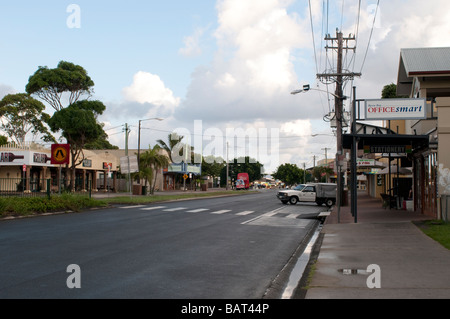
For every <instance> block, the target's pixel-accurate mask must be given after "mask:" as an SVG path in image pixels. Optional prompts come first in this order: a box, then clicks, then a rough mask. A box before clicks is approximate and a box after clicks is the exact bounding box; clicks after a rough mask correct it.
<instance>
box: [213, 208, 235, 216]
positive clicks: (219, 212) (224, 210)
mask: <svg viewBox="0 0 450 319" xmlns="http://www.w3.org/2000/svg"><path fill="white" fill-rule="evenodd" d="M228 212H231V210H229V209H223V210H218V211H215V212H211V214H217V215H220V214H225V213H228Z"/></svg>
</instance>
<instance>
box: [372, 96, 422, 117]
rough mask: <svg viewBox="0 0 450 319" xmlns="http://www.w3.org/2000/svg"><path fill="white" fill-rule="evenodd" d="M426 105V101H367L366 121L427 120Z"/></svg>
mask: <svg viewBox="0 0 450 319" xmlns="http://www.w3.org/2000/svg"><path fill="white" fill-rule="evenodd" d="M426 103H427V101H426V99H381V100H365V111H366V120H422V119H426V118H427V108H426V105H427V104H426Z"/></svg>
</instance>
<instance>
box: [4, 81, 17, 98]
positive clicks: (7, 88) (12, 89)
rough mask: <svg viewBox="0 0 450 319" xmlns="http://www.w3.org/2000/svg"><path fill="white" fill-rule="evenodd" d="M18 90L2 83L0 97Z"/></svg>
mask: <svg viewBox="0 0 450 319" xmlns="http://www.w3.org/2000/svg"><path fill="white" fill-rule="evenodd" d="M14 93H16V90H14V88H12V87H11V86H9V85H4V84H0V99H2V98H3V97H4V96H6V95H8V94H14Z"/></svg>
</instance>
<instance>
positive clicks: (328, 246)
mask: <svg viewBox="0 0 450 319" xmlns="http://www.w3.org/2000/svg"><path fill="white" fill-rule="evenodd" d="M357 217H358V219H357V223H356V224H355V223H354V218H353V217H352V215H351V213H350V207H342V208H341V210H340V215H339V223H338V214H337V210H336V208H334V209H333V211H332V212H331V214H330V216H328V217H327V219H326V221H325V224H324V227H323V229H322V232H321V235H322V236H321V239H322V243H321V247H320V253H319V256H318V259H317V262H316V265H315V271H314V273H313V277H312V281H311V283H310V285H309V289H308V291H307V293H306V299H397V298H398V299H419V298H420V299H444V298H445V299H448V298H450V250H448V249H446V248H445V247H443V246H441V245H440V244H439V243H437V242H435V241H434V240H433V239H431V238H429V237H428V236H426V235H425V234H424V233H423V232H422V231H421V230H420V229H419V228H418V227H417V226H415V225H414V224H413V223H412V221H418V220H427V219H430V218H429V217H427V216H424V215H421V214H418V213H415V212H409V211H405V210H394V209H392V210H390V209H384V208H382V203H381V200H379V199H372V198H369V197H368V196H367V195H366V194H363V193H359V194H358V214H357ZM373 264H375V265H377V266H379V271H378V270H377V271H376V272H373V270H370V272H367V270H368V266H369V265H373ZM377 274H379V276H378V277H377V276H376V275H377ZM377 279H380V280H379V281H378V282H379V283H380V284H381V288H369V287H368V284H369V285H371V284H373V283H376V282H377Z"/></svg>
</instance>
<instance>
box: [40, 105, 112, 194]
mask: <svg viewBox="0 0 450 319" xmlns="http://www.w3.org/2000/svg"><path fill="white" fill-rule="evenodd" d="M105 109H106V107H105V105H104V104H103V103H102V102H100V101H88V100H82V101H78V102H75V103H73V104H71V105H69V106H68V107H66V108H63V109H62V110H60V111H57V112H55V113H54V114H53V116H52V117H51V118H50V120H49V121H48V125H49V126H50V129H51V130H52V131H53V132H55V133H56V132H61V136H62V137H64V138H65V139H66V140H67V143H69V144H70V153H71V154H70V155H71V166H70V169H71V175H72V178H71V179H70V180H71V182H70V189H71V190H74V186H75V185H74V181H75V169H76V167H77V166H78V165H80V164H81V162H82V161H83V159H84V154H83V148H84V147H85V145H86V144H88V143H92V142H95V141H96V140H98V139H99V138H100V137H102V136H104V135H105V132H104V131H103V127H102V125H101V124H100V123H99V122H98V120H97V117H98V115H101V114H102V113H103V111H104V110H105Z"/></svg>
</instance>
